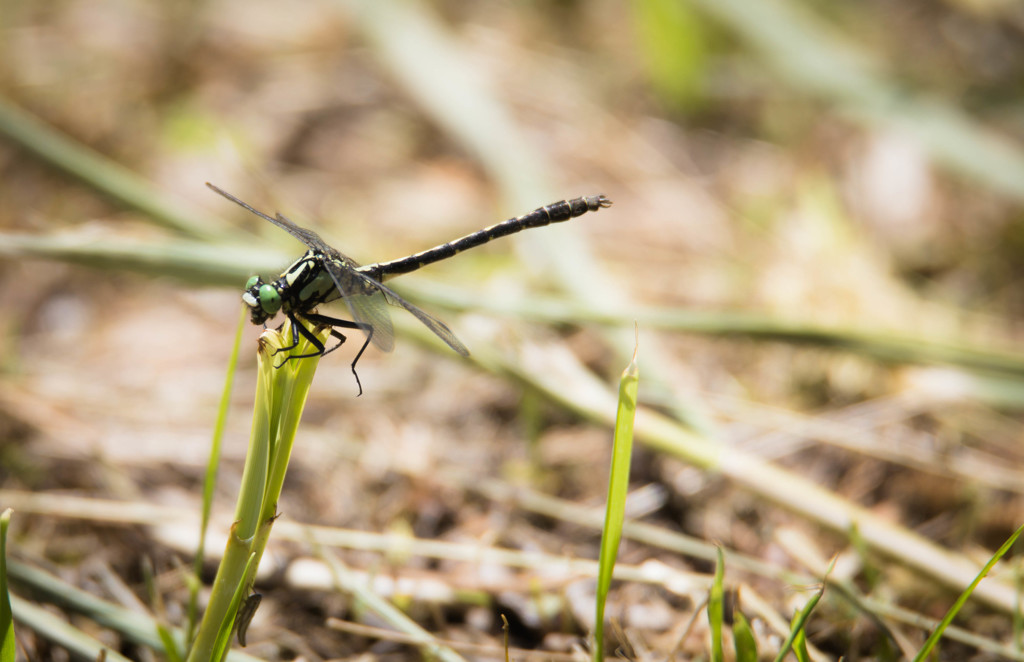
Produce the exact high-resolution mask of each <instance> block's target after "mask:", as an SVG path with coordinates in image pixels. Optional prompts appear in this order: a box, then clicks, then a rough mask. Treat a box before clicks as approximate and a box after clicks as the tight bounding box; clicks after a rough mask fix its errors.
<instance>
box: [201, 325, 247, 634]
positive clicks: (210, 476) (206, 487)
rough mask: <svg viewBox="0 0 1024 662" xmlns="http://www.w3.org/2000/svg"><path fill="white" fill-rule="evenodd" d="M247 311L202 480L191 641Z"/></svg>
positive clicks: (228, 370)
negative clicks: (208, 530) (214, 494)
mask: <svg viewBox="0 0 1024 662" xmlns="http://www.w3.org/2000/svg"><path fill="white" fill-rule="evenodd" d="M245 316H246V308H245V306H242V307H241V312H240V314H239V317H238V327H237V328H236V329H235V345H234V348H233V349H232V350H231V358H230V359H228V369H227V375H226V376H225V378H224V390H223V391H222V392H221V396H220V406H219V407H218V409H217V423H216V424H215V425H214V428H213V439H212V441H211V443H210V457H209V459H208V460H207V461H206V476H205V477H204V478H203V514H202V521H201V522H200V524H199V545H198V547H197V548H196V558H195V562H194V563H193V565H192V574H193V581H191V582H190V583H189V600H188V637H187V639H188V641H190V642H191V641H192V638H193V637H194V636H195V626H196V619H197V617H198V613H199V607H198V603H199V587H200V586H201V585H202V582H201V580H200V577H201V576H202V572H203V559H204V558H205V557H206V532H207V529H209V526H210V511H211V510H212V509H213V492H214V489H215V488H216V486H217V473H218V470H219V469H220V458H221V447H222V445H223V441H224V429H225V427H226V426H227V420H228V409H229V405H230V404H231V391H232V390H233V388H234V383H235V372H236V370H237V368H238V352H239V349H240V348H241V346H242V331H243V330H244V329H245Z"/></svg>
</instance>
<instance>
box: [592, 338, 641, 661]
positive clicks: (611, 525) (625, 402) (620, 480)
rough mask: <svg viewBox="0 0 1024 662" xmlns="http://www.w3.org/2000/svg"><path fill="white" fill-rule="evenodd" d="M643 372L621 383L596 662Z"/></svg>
mask: <svg viewBox="0 0 1024 662" xmlns="http://www.w3.org/2000/svg"><path fill="white" fill-rule="evenodd" d="M639 386H640V372H639V369H638V368H637V364H636V351H635V350H634V352H633V360H632V361H630V363H629V365H628V366H627V367H626V369H625V370H624V371H623V372H622V378H621V379H620V380H619V405H618V412H617V414H616V417H615V435H614V438H613V441H612V462H611V470H610V472H609V473H610V475H609V478H608V503H607V509H606V511H605V517H604V530H603V531H602V532H601V555H600V558H599V559H598V571H597V595H596V612H597V613H596V617H595V620H594V657H593V659H594V661H595V662H602V660H604V609H605V603H606V602H607V600H608V591H609V589H610V588H611V584H612V573H613V572H614V570H615V557H616V556H617V555H618V551H619V542H620V541H621V540H622V524H623V522H624V521H625V518H626V495H627V493H628V492H629V465H630V459H631V457H632V454H633V421H634V419H635V417H636V402H637V392H638V390H639Z"/></svg>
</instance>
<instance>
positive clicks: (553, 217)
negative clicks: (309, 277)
mask: <svg viewBox="0 0 1024 662" xmlns="http://www.w3.org/2000/svg"><path fill="white" fill-rule="evenodd" d="M611 204H612V201H611V200H609V199H608V198H606V197H605V196H603V195H591V196H586V197H582V198H573V199H572V200H562V201H561V202H555V203H552V204H550V205H546V206H544V207H539V208H537V209H534V210H533V211H531V212H530V213H529V214H524V215H522V216H517V217H516V218H510V219H508V220H507V221H502V222H501V223H496V224H494V225H492V226H490V227H488V228H484V229H483V230H479V231H477V232H473V233H471V234H467V235H466V236H464V237H460V238H458V239H454V240H452V241H449V242H448V243H445V244H441V245H440V246H435V247H434V248H430V249H427V250H425V251H422V252H419V253H415V254H413V255H409V256H408V257H403V258H400V259H398V260H391V261H390V262H379V263H377V264H372V265H368V266H366V267H361V268H360V271H362V272H363V273H366V274H368V275H370V276H371V277H372V278H374V279H376V280H384V279H385V278H391V277H393V276H399V275H401V274H405V273H409V272H410V271H415V270H416V269H419V268H420V267H425V266H427V265H428V264H433V263H434V262H440V261H441V260H445V259H447V258H450V257H452V256H453V255H457V254H458V253H461V252H463V251H467V250H469V249H470V248H476V247H477V246H480V245H482V244H486V243H487V242H489V241H492V240H494V239H499V238H501V237H507V236H508V235H510V234H515V233H516V232H519V231H521V230H526V229H528V228H539V227H543V226H545V225H550V224H551V223H560V222H562V221H568V220H569V219H572V218H576V217H577V216H582V215H583V214H586V213H587V212H589V211H597V210H598V209H603V208H606V207H610V206H611Z"/></svg>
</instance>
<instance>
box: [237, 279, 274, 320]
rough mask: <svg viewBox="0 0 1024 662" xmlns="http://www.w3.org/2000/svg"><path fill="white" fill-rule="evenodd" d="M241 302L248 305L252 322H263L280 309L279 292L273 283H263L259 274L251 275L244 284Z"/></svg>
mask: <svg viewBox="0 0 1024 662" xmlns="http://www.w3.org/2000/svg"><path fill="white" fill-rule="evenodd" d="M242 303H244V304H245V305H247V306H249V315H250V317H251V319H252V323H253V324H263V323H264V322H266V321H267V320H268V319H270V318H271V317H273V316H274V315H276V314H277V311H279V310H281V293H280V292H278V290H277V288H276V287H274V285H273V283H265V282H263V279H262V278H260V277H259V276H253V277H252V278H250V279H249V280H248V282H246V284H245V292H243V293H242Z"/></svg>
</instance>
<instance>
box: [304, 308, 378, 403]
mask: <svg viewBox="0 0 1024 662" xmlns="http://www.w3.org/2000/svg"><path fill="white" fill-rule="evenodd" d="M302 316H303V317H305V318H306V319H308V320H309V321H310V322H316V323H317V324H323V325H324V326H330V327H332V328H331V335H332V336H334V337H335V338H338V339H339V342H338V344H337V345H335V346H334V347H332V348H330V349H329V350H327V351H326V352H323V353H324V354H327V353H328V352H333V351H334V350H336V349H338V348H339V347H341V344H342V343H343V342H345V336H344V335H343V334H342V333H341V332H340V331H338V330H337V329H335V328H333V327H339V326H340V327H342V328H344V329H359V330H360V331H362V332H363V333H365V334H366V340H365V341H363V346H362V347H360V348H359V351H358V352H356V358H354V359H352V376H353V377H355V378H356V384H358V385H359V395H362V394H363V385H362V384H361V383H360V382H359V375H358V374H357V373H356V364H357V363H359V359H360V358H361V357H362V356H363V352H365V351H366V348H367V347H368V346H369V344H370V340H372V339H373V327H372V326H370V325H369V324H362V323H360V322H352V321H350V320H343V319H338V318H337V317H328V316H327V315H320V314H319V313H304V314H303V315H302ZM357 397H358V396H357Z"/></svg>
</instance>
